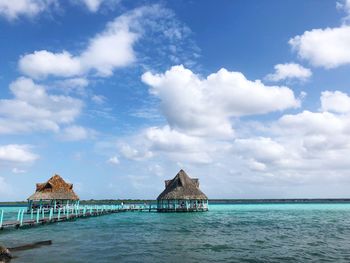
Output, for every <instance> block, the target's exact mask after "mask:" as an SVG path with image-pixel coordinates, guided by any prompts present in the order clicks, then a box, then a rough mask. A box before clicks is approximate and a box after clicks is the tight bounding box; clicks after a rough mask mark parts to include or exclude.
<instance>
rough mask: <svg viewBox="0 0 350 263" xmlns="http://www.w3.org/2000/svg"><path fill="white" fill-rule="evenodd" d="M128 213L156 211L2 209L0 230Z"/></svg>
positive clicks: (98, 207)
mask: <svg viewBox="0 0 350 263" xmlns="http://www.w3.org/2000/svg"><path fill="white" fill-rule="evenodd" d="M126 211H148V212H151V211H156V206H155V205H85V206H80V205H76V206H64V207H60V208H57V209H54V208H39V209H36V210H33V209H30V210H27V209H26V208H19V209H18V211H14V210H13V211H6V210H4V209H0V230H3V229H9V228H15V229H18V228H25V227H32V226H36V225H42V224H49V223H55V222H63V221H68V220H75V219H78V218H86V217H93V216H101V215H106V214H112V213H119V212H126Z"/></svg>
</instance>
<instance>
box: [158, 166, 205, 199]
mask: <svg viewBox="0 0 350 263" xmlns="http://www.w3.org/2000/svg"><path fill="white" fill-rule="evenodd" d="M174 199H177V200H207V199H208V197H207V196H206V195H205V194H204V193H203V192H202V191H201V190H200V189H199V180H198V179H197V178H195V179H192V178H190V177H189V176H188V175H187V174H186V172H185V171H184V170H180V172H178V174H177V175H176V176H175V177H174V178H173V179H172V180H166V181H165V190H164V191H163V192H162V193H161V194H160V195H159V196H158V198H157V200H174Z"/></svg>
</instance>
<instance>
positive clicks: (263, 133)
mask: <svg viewBox="0 0 350 263" xmlns="http://www.w3.org/2000/svg"><path fill="white" fill-rule="evenodd" d="M349 18H350V1H345V0H344V1H341V0H339V1H330V0H329V1H328V0H327V1H316V0H315V1H313V0H307V1H301V0H300V1H295V0H293V1H292V0H290V1H289V0H288V1H273V0H270V1H258V0H256V1H243V0H242V1H239V0H235V1H224V0H222V1H132V2H131V1H123V0H76V1H73V0H65V1H57V0H16V1H6V0H0V32H1V33H0V52H1V53H0V58H1V63H0V90H1V93H0V201H5V200H24V199H26V198H27V196H29V195H30V194H31V193H32V192H33V191H34V186H35V183H37V182H43V181H46V180H47V179H48V178H49V177H50V176H52V174H54V173H58V174H60V175H62V176H63V177H64V178H65V179H67V180H68V181H69V182H72V183H73V184H74V187H75V189H76V192H77V193H78V194H79V195H80V197H81V198H82V199H90V198H95V199H98V198H156V197H157V195H158V193H159V192H160V191H161V190H162V189H163V187H164V180H165V179H169V178H172V177H173V176H174V175H175V174H176V173H177V171H178V170H179V169H181V168H182V169H185V170H186V171H187V172H188V173H189V174H190V176H192V177H198V178H199V179H200V183H201V188H202V189H203V191H204V192H205V193H207V195H208V196H209V197H210V198H306V197H310V198H311V197H314V198H319V197H321V198H322V197H323V198H330V197H350V192H349V191H348V188H349V185H350V178H349V174H350V164H349V162H348V156H349V155H350V144H349V143H348V142H349V141H350V140H349V139H350V96H349V85H350V77H349V76H350V74H349V70H350V49H348V47H349V46H350V24H349V22H350V21H349Z"/></svg>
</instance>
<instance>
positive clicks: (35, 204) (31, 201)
mask: <svg viewBox="0 0 350 263" xmlns="http://www.w3.org/2000/svg"><path fill="white" fill-rule="evenodd" d="M69 204H71V205H75V204H79V197H78V196H77V195H76V194H75V193H74V191H73V184H69V183H66V182H65V181H64V180H63V179H62V177H61V176H59V175H58V174H55V175H54V176H52V177H51V178H50V179H49V180H48V181H47V182H46V183H42V184H36V190H35V193H34V194H32V195H31V196H30V197H29V198H28V209H34V210H36V209H42V208H44V209H45V208H54V210H55V211H56V210H57V209H58V208H59V207H62V206H63V205H69Z"/></svg>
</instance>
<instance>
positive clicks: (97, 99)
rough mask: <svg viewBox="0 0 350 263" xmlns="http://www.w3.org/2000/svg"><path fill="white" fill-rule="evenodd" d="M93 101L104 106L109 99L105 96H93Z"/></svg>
mask: <svg viewBox="0 0 350 263" xmlns="http://www.w3.org/2000/svg"><path fill="white" fill-rule="evenodd" d="M91 100H92V101H93V102H94V103H96V104H98V105H102V104H104V103H105V102H106V100H107V98H106V97H105V96H103V95H93V96H92V97H91Z"/></svg>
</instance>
